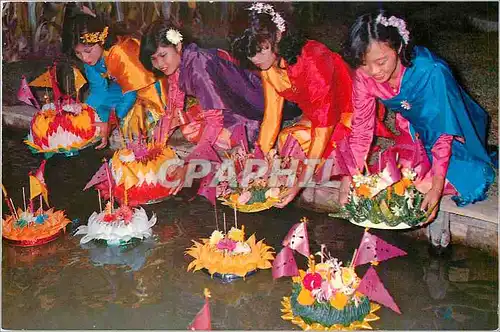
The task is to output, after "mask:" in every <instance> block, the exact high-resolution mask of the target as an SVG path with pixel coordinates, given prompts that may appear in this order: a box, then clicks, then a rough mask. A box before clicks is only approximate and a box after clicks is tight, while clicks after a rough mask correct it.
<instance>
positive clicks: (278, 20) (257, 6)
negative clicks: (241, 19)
mask: <svg viewBox="0 0 500 332" xmlns="http://www.w3.org/2000/svg"><path fill="white" fill-rule="evenodd" d="M248 10H251V11H255V12H257V14H262V13H264V14H268V15H270V16H271V21H273V23H274V24H276V27H277V28H278V30H279V31H281V32H284V31H285V29H286V24H285V20H284V19H283V17H282V16H281V15H280V14H278V13H276V12H275V11H274V8H273V6H271V5H269V4H267V3H262V2H256V3H254V4H253V5H252V6H251V7H250V8H248Z"/></svg>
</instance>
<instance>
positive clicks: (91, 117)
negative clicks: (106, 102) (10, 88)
mask: <svg viewBox="0 0 500 332" xmlns="http://www.w3.org/2000/svg"><path fill="white" fill-rule="evenodd" d="M55 70H56V67H55V65H54V66H53V67H51V68H49V70H48V71H47V72H45V73H44V74H42V75H41V76H40V77H38V78H36V79H35V80H34V81H33V82H31V83H30V84H29V85H28V83H27V82H26V78H24V77H23V79H22V80H21V87H20V89H19V91H18V99H19V100H21V101H23V102H25V103H27V104H28V105H31V106H34V107H36V108H37V109H38V111H37V112H36V113H35V114H34V115H33V118H32V120H31V123H30V131H29V133H28V136H27V137H26V139H25V141H24V142H25V143H26V144H27V145H28V147H29V148H30V150H31V151H32V152H33V153H43V154H44V155H45V157H47V158H48V157H51V156H52V155H53V154H58V153H62V154H65V155H66V156H73V155H76V154H78V152H79V151H80V150H82V149H85V148H87V147H89V146H91V145H93V144H95V143H96V142H97V141H98V140H99V135H98V131H97V128H96V127H95V126H94V123H95V122H96V120H97V114H96V112H95V111H94V110H93V109H92V108H91V107H90V106H88V105H86V104H82V103H80V102H79V101H78V98H77V101H75V100H73V99H72V97H71V96H69V95H63V94H62V93H61V91H60V90H59V87H58V82H57V78H56V74H55ZM73 71H74V76H75V87H76V88H77V94H78V90H79V89H80V88H81V87H82V86H83V85H84V84H85V83H86V81H85V79H84V78H83V76H82V75H81V73H80V72H79V71H78V69H76V68H73ZM29 86H36V87H45V88H51V89H52V92H53V99H54V100H53V102H50V98H49V96H48V93H47V94H45V96H44V99H45V105H43V107H42V108H41V109H40V107H39V105H38V102H37V101H36V99H35V97H34V95H33V94H32V92H31V90H30V87H29Z"/></svg>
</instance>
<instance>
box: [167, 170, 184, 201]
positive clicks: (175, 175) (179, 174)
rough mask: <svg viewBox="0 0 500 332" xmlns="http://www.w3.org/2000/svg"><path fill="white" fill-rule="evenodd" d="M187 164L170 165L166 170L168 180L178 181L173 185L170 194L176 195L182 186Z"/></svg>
mask: <svg viewBox="0 0 500 332" xmlns="http://www.w3.org/2000/svg"><path fill="white" fill-rule="evenodd" d="M186 170H187V165H183V166H175V168H174V166H172V167H170V169H169V171H167V177H169V178H170V181H172V182H173V181H179V183H178V184H177V185H176V186H175V187H173V188H172V189H173V190H172V195H177V193H178V192H179V191H181V189H182V188H183V187H184V179H185V177H186Z"/></svg>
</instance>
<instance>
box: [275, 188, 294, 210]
mask: <svg viewBox="0 0 500 332" xmlns="http://www.w3.org/2000/svg"><path fill="white" fill-rule="evenodd" d="M299 192H300V187H299V186H298V185H295V186H293V187H291V188H288V190H287V191H286V194H285V195H284V196H282V197H280V202H279V203H277V204H275V207H277V208H280V209H282V208H284V207H285V206H287V205H288V203H290V202H291V201H293V199H294V198H295V196H297V194H298V193H299Z"/></svg>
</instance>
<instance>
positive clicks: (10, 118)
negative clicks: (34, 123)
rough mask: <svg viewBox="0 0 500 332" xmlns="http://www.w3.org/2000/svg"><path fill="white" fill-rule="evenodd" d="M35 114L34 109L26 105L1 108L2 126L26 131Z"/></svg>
mask: <svg viewBox="0 0 500 332" xmlns="http://www.w3.org/2000/svg"><path fill="white" fill-rule="evenodd" d="M35 112H36V108H34V107H31V106H28V105H19V106H2V125H4V126H9V127H15V128H26V129H28V128H29V127H30V123H31V119H32V118H33V115H34V114H35Z"/></svg>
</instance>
